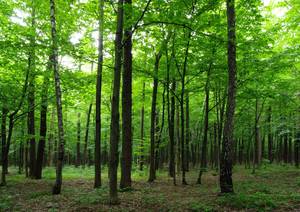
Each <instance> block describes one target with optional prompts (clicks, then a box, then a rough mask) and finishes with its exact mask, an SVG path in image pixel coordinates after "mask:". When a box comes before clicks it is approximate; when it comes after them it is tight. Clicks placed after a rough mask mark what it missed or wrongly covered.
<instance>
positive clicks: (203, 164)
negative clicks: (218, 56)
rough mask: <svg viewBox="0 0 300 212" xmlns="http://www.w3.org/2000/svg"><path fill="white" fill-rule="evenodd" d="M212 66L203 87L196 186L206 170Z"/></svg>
mask: <svg viewBox="0 0 300 212" xmlns="http://www.w3.org/2000/svg"><path fill="white" fill-rule="evenodd" d="M211 66H212V62H211V63H210V64H209V68H208V70H207V79H206V85H205V114H204V128H203V143H202V151H201V167H200V172H199V176H198V180H197V184H201V183H202V182H201V178H202V174H203V172H205V171H206V168H207V156H206V155H207V140H208V139H207V135H208V121H209V86H210V85H209V83H210V82H209V80H210V69H211Z"/></svg>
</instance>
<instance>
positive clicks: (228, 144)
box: [220, 0, 236, 193]
mask: <svg viewBox="0 0 300 212" xmlns="http://www.w3.org/2000/svg"><path fill="white" fill-rule="evenodd" d="M226 7H227V36H228V41H227V42H228V44H227V45H228V46H227V60H228V90H227V92H228V93H227V107H226V119H225V123H224V130H223V142H222V153H221V157H220V188H221V193H232V192H233V183H232V146H233V129H234V112H235V95H236V35H235V0H226Z"/></svg>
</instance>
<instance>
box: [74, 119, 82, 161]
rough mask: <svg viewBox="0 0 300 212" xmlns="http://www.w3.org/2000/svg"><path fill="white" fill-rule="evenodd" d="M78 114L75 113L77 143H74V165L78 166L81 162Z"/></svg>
mask: <svg viewBox="0 0 300 212" xmlns="http://www.w3.org/2000/svg"><path fill="white" fill-rule="evenodd" d="M80 116H81V114H80V113H78V114H77V117H78V119H77V143H76V164H75V167H79V166H80V164H81V157H80V131H81V129H80Z"/></svg>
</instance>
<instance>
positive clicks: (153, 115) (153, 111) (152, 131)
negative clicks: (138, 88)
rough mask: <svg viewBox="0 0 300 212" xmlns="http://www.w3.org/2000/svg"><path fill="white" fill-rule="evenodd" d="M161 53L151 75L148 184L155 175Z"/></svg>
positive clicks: (156, 59) (157, 55) (156, 57)
mask: <svg viewBox="0 0 300 212" xmlns="http://www.w3.org/2000/svg"><path fill="white" fill-rule="evenodd" d="M161 56H162V52H161V51H159V52H158V53H157V54H156V55H155V65H154V74H153V91H152V104H151V128H150V174H149V179H148V182H153V181H154V180H155V179H156V173H155V126H156V99H157V88H158V76H157V75H158V68H159V61H160V58H161Z"/></svg>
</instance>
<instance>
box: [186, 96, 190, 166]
mask: <svg viewBox="0 0 300 212" xmlns="http://www.w3.org/2000/svg"><path fill="white" fill-rule="evenodd" d="M185 96H186V105H185V116H186V122H185V127H186V133H185V146H186V147H185V150H186V151H185V155H186V159H185V168H186V171H187V172H188V171H189V160H190V100H189V92H186V95H185Z"/></svg>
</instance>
